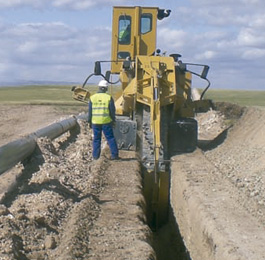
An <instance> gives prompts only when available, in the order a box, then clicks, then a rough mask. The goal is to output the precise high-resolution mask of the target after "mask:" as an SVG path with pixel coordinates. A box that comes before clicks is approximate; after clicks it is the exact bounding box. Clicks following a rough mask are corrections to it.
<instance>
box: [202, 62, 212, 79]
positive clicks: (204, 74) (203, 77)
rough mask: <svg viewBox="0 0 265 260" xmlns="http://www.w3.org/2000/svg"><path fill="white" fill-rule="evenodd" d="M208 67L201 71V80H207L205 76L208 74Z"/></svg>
mask: <svg viewBox="0 0 265 260" xmlns="http://www.w3.org/2000/svg"><path fill="white" fill-rule="evenodd" d="M209 68H210V67H209V66H207V65H205V66H204V68H203V71H202V74H201V78H202V79H206V78H207V74H208V71H209Z"/></svg>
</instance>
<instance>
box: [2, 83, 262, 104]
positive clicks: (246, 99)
mask: <svg viewBox="0 0 265 260" xmlns="http://www.w3.org/2000/svg"><path fill="white" fill-rule="evenodd" d="M71 88H72V86H49V85H47V86H18V87H1V88H0V104H8V105H12V104H31V105H58V106H64V107H66V106H84V105H85V104H84V103H81V102H78V101H76V100H74V99H73V98H72V91H71ZM86 89H88V90H89V91H90V92H91V94H93V93H95V92H96V91H97V86H95V85H90V86H87V87H86ZM118 91H120V88H119V87H113V88H112V89H110V92H111V94H112V95H113V96H114V98H115V96H116V94H117V92H118ZM205 98H209V99H212V100H213V101H215V102H217V101H226V102H231V103H236V104H239V105H243V106H265V91H245V90H219V89H212V90H209V91H208V92H207V93H206V95H205Z"/></svg>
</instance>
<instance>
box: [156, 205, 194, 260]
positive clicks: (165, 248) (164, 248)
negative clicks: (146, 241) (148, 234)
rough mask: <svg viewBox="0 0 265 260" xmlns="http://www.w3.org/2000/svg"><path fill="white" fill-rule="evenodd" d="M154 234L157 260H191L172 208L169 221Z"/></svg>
mask: <svg viewBox="0 0 265 260" xmlns="http://www.w3.org/2000/svg"><path fill="white" fill-rule="evenodd" d="M153 236H154V245H153V247H154V250H155V252H156V256H157V260H165V259H166V260H191V258H190V255H189V252H188V250H187V248H186V247H185V244H184V242H183V239H182V237H181V234H180V232H179V227H178V223H177V221H176V219H175V217H174V215H173V212H172V209H171V210H170V212H169V220H168V223H167V224H165V225H164V226H163V227H161V228H159V230H157V231H155V232H153Z"/></svg>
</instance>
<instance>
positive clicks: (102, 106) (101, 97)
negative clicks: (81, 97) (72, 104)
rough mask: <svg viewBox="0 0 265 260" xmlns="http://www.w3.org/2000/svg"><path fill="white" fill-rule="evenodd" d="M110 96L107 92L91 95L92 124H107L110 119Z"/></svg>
mask: <svg viewBox="0 0 265 260" xmlns="http://www.w3.org/2000/svg"><path fill="white" fill-rule="evenodd" d="M110 99H111V96H110V95H109V94H107V93H96V94H94V95H93V96H91V98H90V101H91V102H92V120H91V121H92V124H99V125H101V124H108V123H110V122H111V121H112V119H111V117H110V114H109V102H110Z"/></svg>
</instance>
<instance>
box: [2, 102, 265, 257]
mask: <svg viewBox="0 0 265 260" xmlns="http://www.w3.org/2000/svg"><path fill="white" fill-rule="evenodd" d="M218 108H219V109H220V110H221V112H216V111H209V112H208V113H206V114H201V115H200V116H198V118H197V119H198V121H199V133H200V135H199V139H200V142H199V147H200V148H198V149H197V150H196V151H195V152H193V153H190V154H183V155H177V156H175V157H173V158H172V162H171V207H172V210H173V214H174V216H175V218H176V220H177V222H178V227H179V230H180V232H181V236H182V238H183V241H184V243H185V245H186V248H187V250H188V252H189V255H190V259H193V260H202V259H203V260H208V259H209V260H210V259H211V260H221V259H222V260H224V259H227V260H228V259H229V260H234V259H237V260H239V259H240V260H243V259H244V260H245V259H259V260H261V259H265V250H264V243H265V184H264V182H265V174H264V173H265V148H264V147H265V119H264V118H265V110H261V109H258V108H245V109H243V108H240V107H238V106H232V105H227V104H218ZM0 116H1V120H0V121H1V124H0V136H1V140H0V146H1V145H3V144H5V143H7V142H9V141H12V140H14V139H17V138H18V137H20V136H22V135H25V134H29V133H31V132H33V131H35V130H37V129H40V128H42V127H44V126H47V125H48V124H51V123H53V122H54V121H58V120H59V119H60V118H65V116H66V115H65V114H63V113H59V112H58V111H55V110H54V109H52V108H51V107H44V106H40V107H38V106H12V107H7V106H0ZM25 122H26V123H25ZM91 140H92V137H91V132H90V130H89V129H88V128H87V126H86V124H85V123H84V122H80V129H79V131H78V132H77V133H76V137H75V140H74V141H73V140H72V138H70V137H69V135H68V134H65V135H63V136H62V137H60V138H58V139H56V140H54V141H50V140H48V139H46V138H41V139H39V140H38V148H39V149H38V151H36V153H35V154H34V155H33V156H32V158H31V159H30V161H29V162H28V163H27V164H26V165H25V166H23V165H21V164H19V165H17V166H16V167H15V168H14V169H12V170H11V172H12V171H13V172H20V173H21V172H22V173H23V175H21V176H23V177H19V179H18V180H17V181H18V183H20V185H19V186H18V187H17V188H15V189H14V191H13V193H10V194H8V196H6V197H5V198H4V199H3V201H2V204H0V260H6V259H10V260H11V259H19V260H24V259H25V260H27V259H36V260H44V259H50V260H53V259H54V260H55V259H56V260H57V259H59V260H60V259H62V260H67V259H69V260H70V259H71V260H72V259H93V260H99V259H112V260H113V259H120V260H121V259H123V260H124V259H134V260H135V259H137V260H138V259H143V260H152V259H156V255H159V253H155V252H154V249H153V248H152V246H151V245H152V242H153V238H152V232H151V230H150V229H149V227H148V226H147V224H146V220H145V215H144V211H145V202H144V198H143V196H142V191H141V190H142V181H141V174H140V167H139V164H138V162H137V161H136V159H135V154H134V153H133V152H121V157H122V160H120V161H110V160H109V159H108V158H109V151H108V149H107V148H106V149H105V150H104V152H103V153H102V157H101V159H100V160H98V161H92V157H91ZM1 183H2V184H3V179H2V176H1ZM21 184H22V185H21ZM171 246H172V247H175V246H177V245H175V244H173V243H171ZM160 259H162V258H161V257H160ZM168 259H173V258H167V260H168ZM174 259H176V258H174ZM179 259H180V258H179ZM184 259H185V260H186V259H188V258H187V257H186V258H184V257H183V258H181V260H184Z"/></svg>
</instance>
